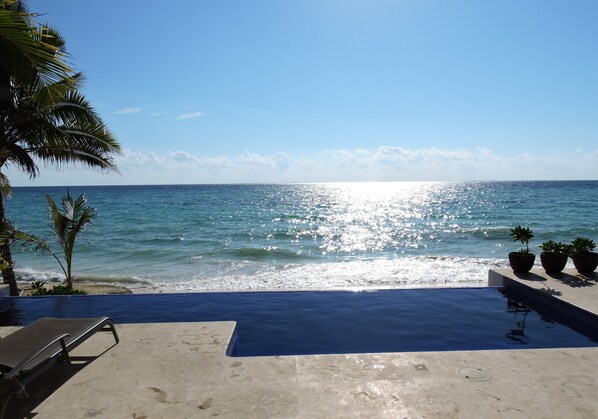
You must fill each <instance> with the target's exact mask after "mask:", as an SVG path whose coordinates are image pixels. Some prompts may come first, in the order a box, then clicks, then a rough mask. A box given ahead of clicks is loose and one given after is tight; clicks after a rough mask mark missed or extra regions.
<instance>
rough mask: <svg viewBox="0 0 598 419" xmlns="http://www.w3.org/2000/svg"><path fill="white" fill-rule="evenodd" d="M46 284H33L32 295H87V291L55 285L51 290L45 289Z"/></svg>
mask: <svg viewBox="0 0 598 419" xmlns="http://www.w3.org/2000/svg"><path fill="white" fill-rule="evenodd" d="M44 284H45V282H41V281H35V282H32V283H31V288H33V292H32V293H31V295H33V296H35V297H38V296H41V295H85V294H87V293H86V292H85V291H81V290H77V289H74V288H69V287H67V286H66V285H54V286H53V287H52V288H51V289H47V288H45V287H44Z"/></svg>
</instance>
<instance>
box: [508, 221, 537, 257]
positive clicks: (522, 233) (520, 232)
mask: <svg viewBox="0 0 598 419" xmlns="http://www.w3.org/2000/svg"><path fill="white" fill-rule="evenodd" d="M509 235H510V236H511V237H513V241H515V242H517V241H518V242H521V244H523V245H525V249H521V250H519V252H517V253H519V254H521V255H529V254H530V251H529V246H528V243H529V241H530V240H531V239H532V238H533V237H534V234H533V232H532V230H531V229H530V228H529V227H521V226H520V225H518V226H517V227H515V228H512V229H511V232H510V233H509Z"/></svg>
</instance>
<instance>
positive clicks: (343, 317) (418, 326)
mask: <svg viewBox="0 0 598 419" xmlns="http://www.w3.org/2000/svg"><path fill="white" fill-rule="evenodd" d="M8 305H9V310H8V311H6V312H4V313H2V315H0V324H1V325H24V324H28V323H30V322H31V321H33V320H35V319H37V318H39V317H43V316H53V317H89V316H102V315H107V316H110V317H112V318H113V319H114V320H115V322H116V323H144V322H181V321H188V322H192V321H193V322H195V321H217V320H220V321H222V320H234V321H236V322H237V328H236V330H235V336H234V338H233V341H232V343H231V345H230V346H229V354H230V355H233V356H261V355H294V354H329V353H362V352H409V351H452V350H482V349H518V348H522V349H523V348H525V349H528V348H552V347H586V346H597V345H598V331H597V330H595V329H592V328H589V327H587V326H584V325H583V324H581V323H580V322H579V321H573V320H571V319H569V318H567V317H565V316H564V315H562V314H559V313H558V312H555V311H553V310H550V309H547V308H546V307H544V306H542V305H539V304H538V303H536V302H534V301H531V300H528V299H526V298H525V297H523V296H521V295H519V294H516V293H515V292H514V291H511V290H508V289H506V288H452V289H403V290H396V289H395V290H376V291H359V292H350V291H321V292H313V291H312V292H297V291H295V292H246V293H199V294H146V295H144V294H140V295H113V296H70V297H67V296H65V297H19V298H12V299H9V300H8Z"/></svg>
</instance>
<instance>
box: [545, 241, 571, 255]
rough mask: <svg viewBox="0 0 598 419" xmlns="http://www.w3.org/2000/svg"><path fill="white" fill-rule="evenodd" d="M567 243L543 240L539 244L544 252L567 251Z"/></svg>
mask: <svg viewBox="0 0 598 419" xmlns="http://www.w3.org/2000/svg"><path fill="white" fill-rule="evenodd" d="M568 248H569V245H567V244H565V243H561V242H555V241H553V240H548V241H545V242H544V243H542V244H541V245H540V249H542V252H544V253H568Z"/></svg>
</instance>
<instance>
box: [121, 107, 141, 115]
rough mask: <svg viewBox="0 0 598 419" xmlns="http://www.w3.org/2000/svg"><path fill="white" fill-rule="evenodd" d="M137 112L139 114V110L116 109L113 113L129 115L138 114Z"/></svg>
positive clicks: (132, 108)
mask: <svg viewBox="0 0 598 419" xmlns="http://www.w3.org/2000/svg"><path fill="white" fill-rule="evenodd" d="M138 112H141V108H134V107H131V108H123V109H117V110H115V111H114V113H115V114H116V115H129V114H132V113H138Z"/></svg>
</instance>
